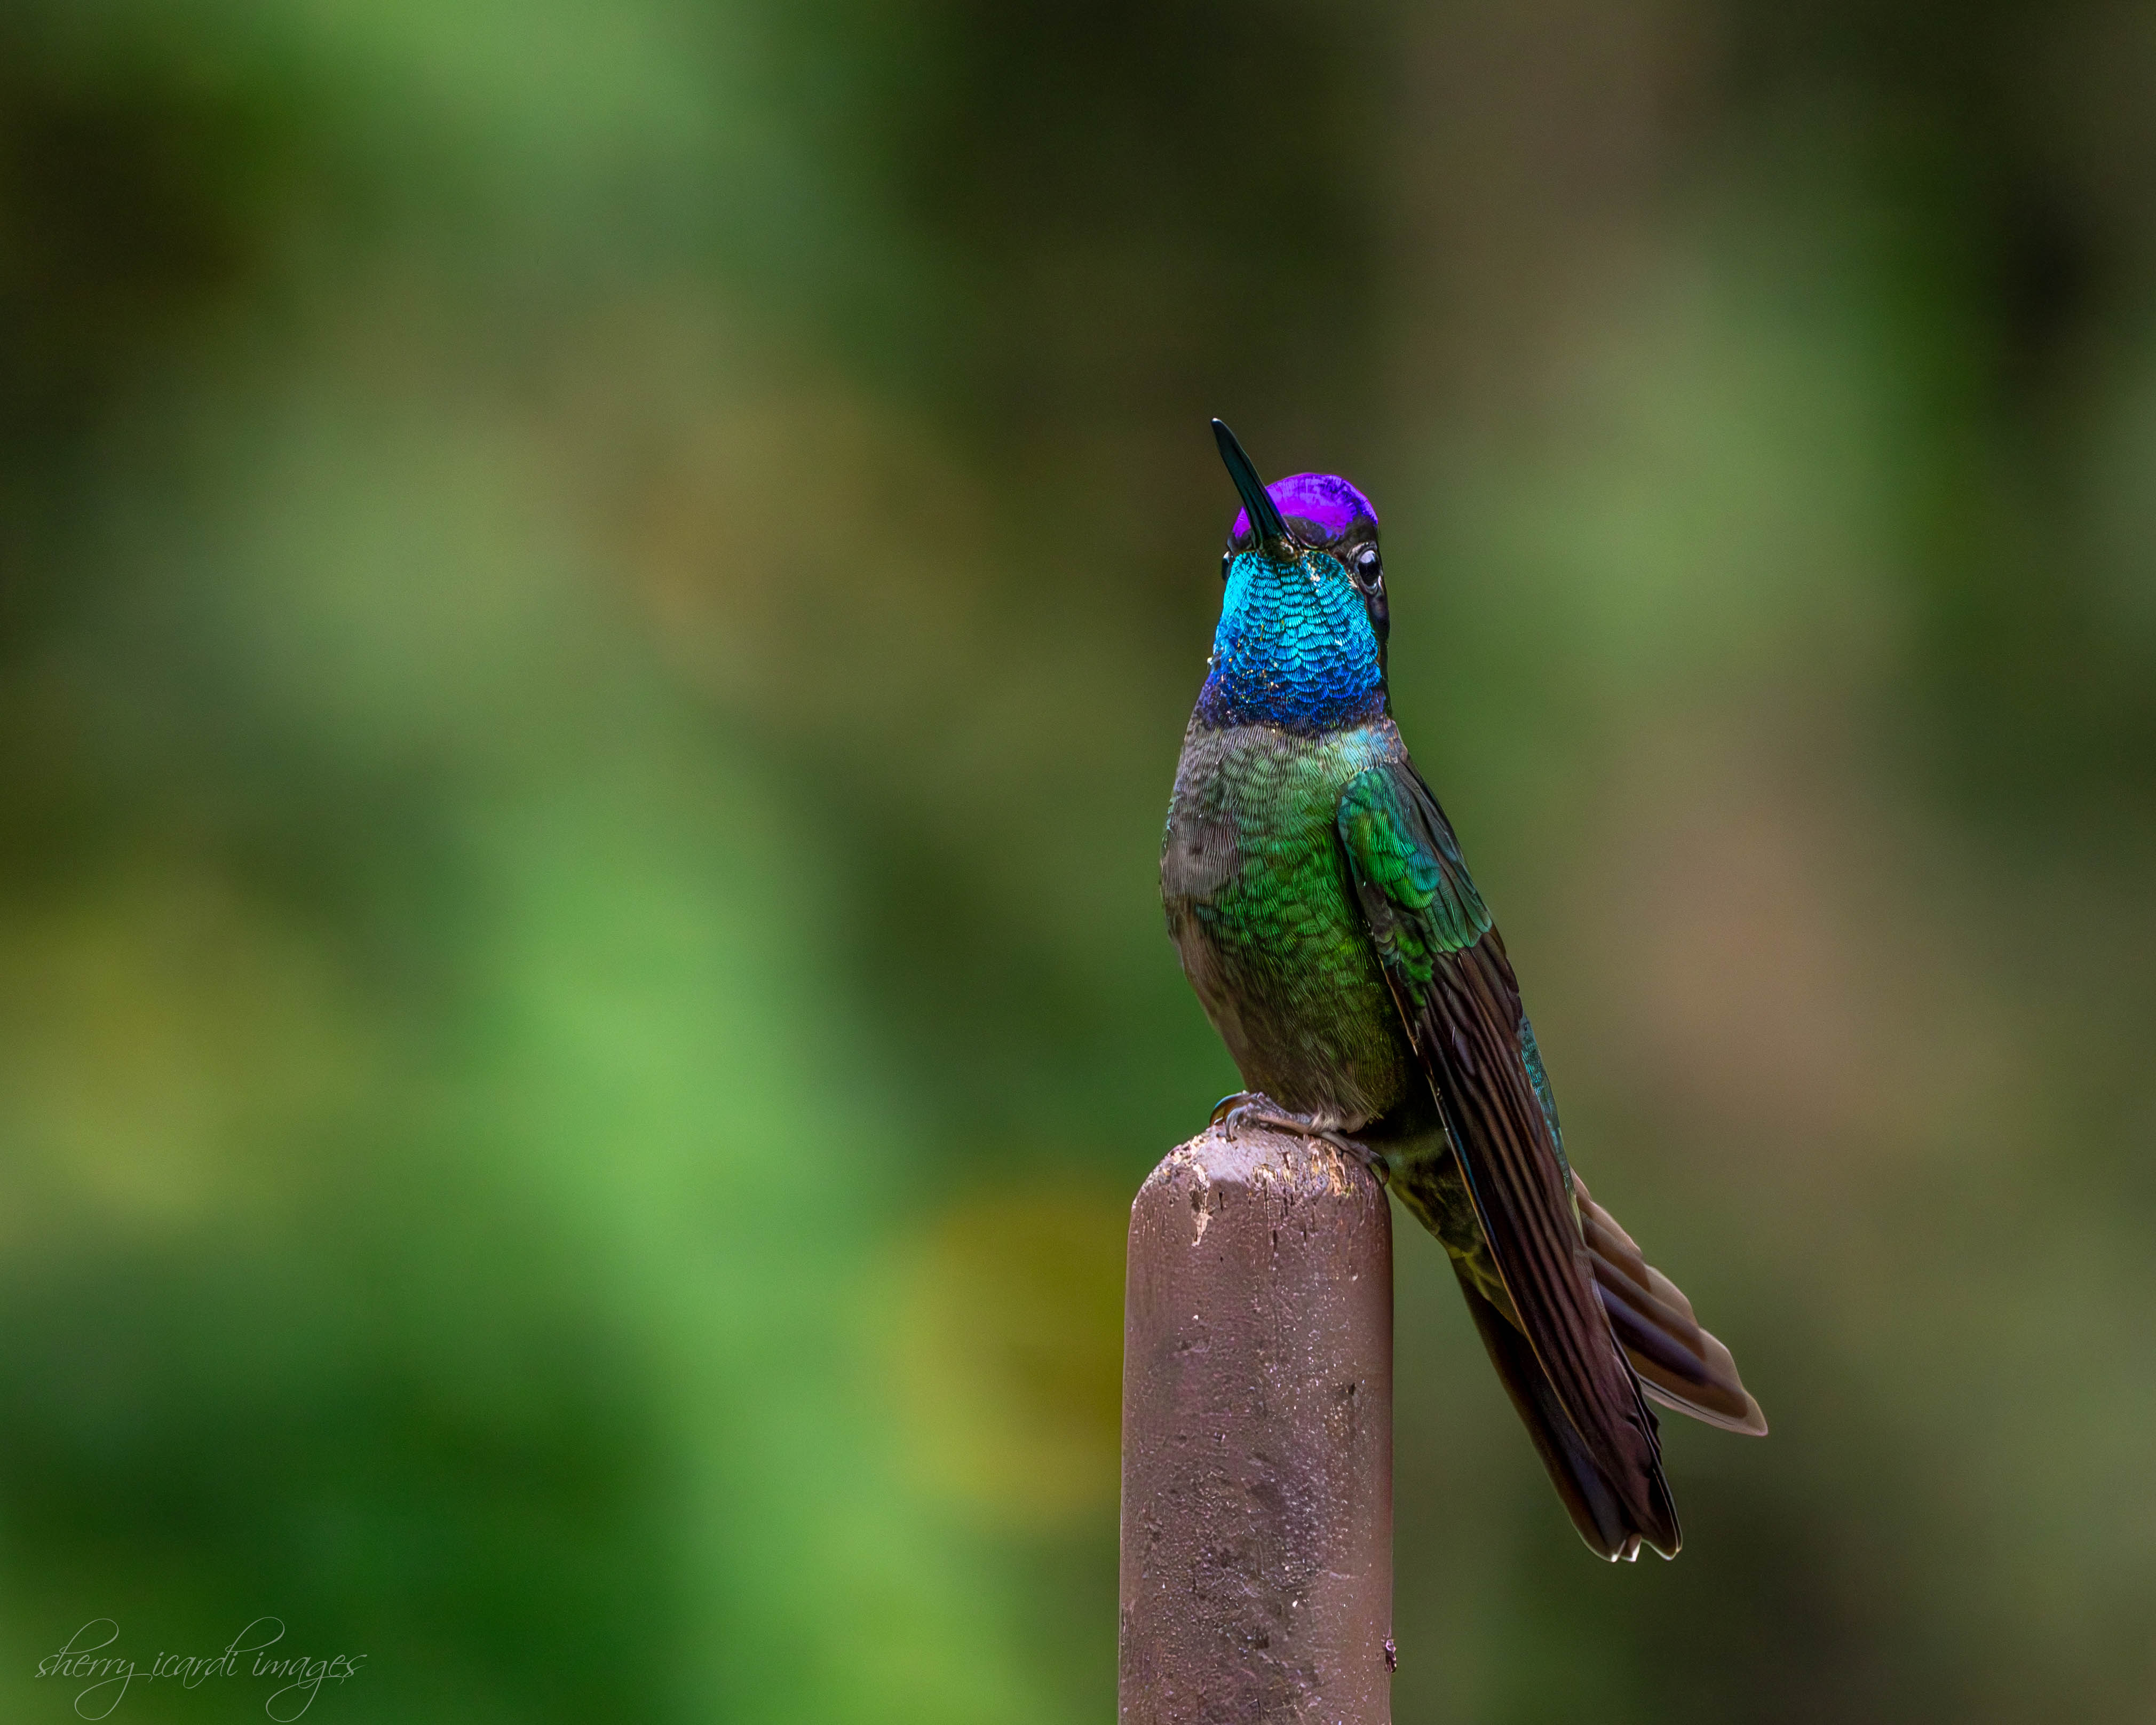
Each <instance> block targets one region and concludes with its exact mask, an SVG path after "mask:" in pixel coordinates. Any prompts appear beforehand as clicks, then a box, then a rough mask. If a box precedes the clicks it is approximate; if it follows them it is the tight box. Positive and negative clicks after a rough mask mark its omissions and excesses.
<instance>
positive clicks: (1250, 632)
mask: <svg viewBox="0 0 2156 1725" xmlns="http://www.w3.org/2000/svg"><path fill="white" fill-rule="evenodd" d="M1384 710H1385V672H1384V664H1383V660H1382V659H1381V658H1380V657H1379V655H1378V637H1377V634H1376V631H1375V630H1373V629H1372V628H1371V627H1370V614H1369V611H1368V608H1366V607H1365V606H1364V604H1363V596H1362V594H1360V593H1358V592H1357V591H1356V590H1355V587H1354V583H1353V582H1351V581H1350V580H1349V579H1348V578H1347V570H1346V568H1345V567H1342V564H1341V562H1340V560H1339V559H1338V558H1337V557H1333V556H1332V555H1331V554H1329V553H1328V552H1322V551H1314V552H1309V553H1307V554H1306V556H1304V557H1302V558H1301V560H1300V561H1298V562H1293V563H1280V562H1274V561H1273V560H1272V559H1271V558H1270V557H1264V556H1261V555H1260V554H1259V553H1257V552H1244V553H1243V554H1242V555H1241V556H1240V557H1236V558H1235V561H1234V562H1231V563H1230V564H1229V567H1228V586H1227V590H1226V592H1225V593H1223V594H1222V595H1221V599H1220V626H1219V629H1216V630H1214V634H1213V668H1212V671H1211V673H1210V674H1209V675H1208V676H1207V677H1206V679H1205V687H1204V691H1203V692H1202V693H1201V694H1200V695H1199V697H1198V713H1199V717H1200V718H1202V719H1204V721H1205V722H1206V723H1207V724H1209V725H1216V726H1228V725H1278V726H1281V728H1282V729H1283V730H1287V731H1299V732H1319V731H1333V730H1338V729H1341V728H1342V727H1343V726H1350V725H1361V724H1367V723H1368V721H1371V720H1372V719H1374V718H1376V717H1378V716H1379V715H1380V714H1382V713H1383V711H1384Z"/></svg>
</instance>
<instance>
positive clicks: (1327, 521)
mask: <svg viewBox="0 0 2156 1725" xmlns="http://www.w3.org/2000/svg"><path fill="white" fill-rule="evenodd" d="M1265 495H1267V496H1269V497H1270V498H1271V499H1272V500H1273V501H1274V502H1275V503H1276V504H1277V505H1278V506H1280V512H1281V514H1282V515H1292V516H1301V517H1302V519H1303V520H1305V521H1315V522H1317V525H1318V526H1320V527H1321V528H1322V529H1323V530H1324V532H1325V536H1326V537H1327V538H1328V539H1337V538H1338V537H1339V536H1341V535H1342V533H1344V532H1346V531H1347V530H1348V528H1350V527H1352V526H1354V524H1355V523H1356V522H1357V521H1368V522H1369V523H1370V525H1371V526H1373V527H1374V526H1377V524H1378V511H1376V510H1374V509H1373V508H1371V507H1370V500H1369V499H1368V497H1365V496H1364V495H1363V494H1362V493H1361V492H1360V491H1358V490H1356V489H1355V488H1354V486H1353V485H1349V484H1348V483H1347V480H1344V479H1342V478H1341V477H1340V475H1338V474H1337V473H1291V474H1290V475H1288V476H1287V477H1286V479H1283V480H1274V481H1273V482H1272V483H1271V484H1270V485H1267V486H1266V487H1265ZM1248 531H1250V511H1249V510H1247V509H1239V510H1237V511H1235V526H1234V527H1233V528H1231V529H1230V530H1229V535H1228V536H1229V538H1231V539H1240V538H1241V537H1242V536H1243V535H1244V534H1245V533H1247V532H1248Z"/></svg>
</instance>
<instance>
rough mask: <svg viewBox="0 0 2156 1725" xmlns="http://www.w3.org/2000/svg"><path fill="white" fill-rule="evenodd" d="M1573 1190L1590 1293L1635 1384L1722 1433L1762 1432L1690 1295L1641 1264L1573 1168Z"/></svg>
mask: <svg viewBox="0 0 2156 1725" xmlns="http://www.w3.org/2000/svg"><path fill="white" fill-rule="evenodd" d="M1572 1189H1573V1196H1575V1197H1576V1198H1577V1199H1578V1200H1579V1219H1580V1222H1581V1224H1582V1225H1583V1227H1584V1230H1585V1232H1586V1235H1587V1252H1588V1257H1589V1260H1590V1261H1591V1262H1592V1264H1593V1266H1594V1291H1595V1292H1597V1293H1598V1294H1599V1295H1600V1296H1602V1309H1603V1310H1604V1312H1608V1313H1609V1327H1610V1328H1611V1330H1613V1331H1614V1332H1615V1333H1616V1337H1617V1341H1618V1343H1619V1345H1620V1347H1622V1348H1624V1350H1625V1357H1626V1358H1629V1359H1630V1361H1631V1363H1632V1369H1633V1370H1634V1371H1635V1372H1636V1373H1639V1376H1640V1388H1641V1389H1644V1390H1645V1391H1646V1393H1647V1394H1649V1395H1650V1396H1652V1397H1653V1398H1654V1399H1655V1400H1656V1401H1658V1402H1660V1403H1661V1404H1662V1405H1663V1406H1664V1407H1666V1408H1672V1409H1676V1411H1677V1412H1678V1413H1680V1414H1690V1415H1691V1417H1692V1418H1693V1419H1695V1420H1703V1421H1704V1422H1705V1423H1706V1424H1707V1425H1717V1426H1720V1427H1721V1428H1722V1430H1724V1431H1735V1432H1742V1433H1743V1434H1744V1435H1746V1436H1748V1437H1764V1436H1765V1435H1767V1416H1766V1415H1765V1414H1763V1413H1761V1412H1760V1411H1759V1404H1758V1402H1756V1401H1754V1400H1753V1399H1752V1396H1751V1393H1750V1392H1749V1391H1748V1390H1747V1389H1745V1388H1744V1381H1743V1378H1739V1377H1738V1374H1737V1362H1736V1360H1735V1359H1733V1358H1731V1356H1730V1353H1729V1350H1728V1349H1727V1348H1725V1347H1723V1346H1722V1343H1720V1342H1718V1341H1717V1340H1716V1339H1715V1338H1714V1337H1712V1335H1710V1334H1708V1333H1707V1331H1705V1330H1703V1329H1702V1328H1701V1327H1700V1323H1699V1320H1698V1319H1697V1317H1694V1316H1693V1315H1692V1309H1691V1301H1689V1300H1687V1299H1686V1298H1685V1296H1684V1294H1683V1292H1682V1291H1681V1290H1680V1289H1679V1288H1678V1286H1677V1285H1676V1283H1675V1282H1673V1281H1671V1280H1670V1279H1669V1277H1667V1276H1665V1275H1663V1274H1662V1272H1661V1271H1659V1270H1657V1269H1655V1267H1654V1266H1652V1265H1651V1264H1650V1263H1648V1262H1647V1260H1646V1259H1645V1256H1644V1255H1642V1254H1641V1253H1640V1248H1639V1247H1638V1246H1637V1245H1635V1244H1634V1243H1633V1240H1632V1236H1631V1235H1629V1234H1627V1233H1626V1232H1625V1230H1623V1229H1622V1228H1620V1227H1619V1226H1618V1225H1617V1219H1616V1218H1615V1217H1614V1216H1612V1215H1611V1214H1609V1211H1607V1210H1605V1209H1603V1208H1602V1206H1601V1205H1600V1204H1597V1203H1596V1202H1595V1201H1594V1199H1592V1198H1590V1197H1589V1196H1588V1193H1587V1184H1586V1182H1584V1180H1582V1179H1581V1178H1579V1172H1578V1169H1576V1168H1575V1169H1574V1170H1573V1177H1572Z"/></svg>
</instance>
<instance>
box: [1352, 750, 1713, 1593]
mask: <svg viewBox="0 0 2156 1725" xmlns="http://www.w3.org/2000/svg"><path fill="white" fill-rule="evenodd" d="M1339 830H1340V836H1341V841H1342V845H1344V846H1345V847H1346V850H1347V862H1348V866H1349V869H1350V870H1351V872H1352V874H1353V878H1354V881H1355V885H1356V889H1357V893H1358V897H1359V899H1360V901H1361V903H1362V908H1363V920H1364V922H1365V924H1366V925H1367V927H1368V929H1369V932H1370V937H1371V940H1372V942H1373V945H1374V946H1375V947H1376V949H1377V953H1378V959H1379V962H1380V963H1381V964H1382V965H1383V968H1384V973H1385V977H1386V980H1387V981H1388V983H1389V984H1390V986H1391V988H1392V991H1393V996H1394V1000H1395V1002H1396V1003H1397V1004H1398V1005H1399V1012H1400V1017H1401V1020H1402V1022H1403V1023H1404V1024H1405V1026H1406V1028H1407V1032H1408V1035H1409V1040H1410V1041H1411V1042H1412V1043H1413V1045H1414V1050H1415V1052H1416V1054H1417V1055H1418V1056H1419V1059H1420V1061H1421V1064H1422V1067H1423V1070H1424V1075H1425V1076H1426V1077H1427V1078H1428V1080H1429V1081H1430V1089H1431V1092H1432V1095H1433V1096H1434V1097H1435V1101H1436V1104H1437V1106H1438V1109H1439V1111H1440V1114H1441V1116H1442V1117H1443V1119H1444V1122H1445V1129H1446V1132H1447V1133H1448V1134H1449V1135H1450V1137H1451V1140H1452V1143H1453V1147H1454V1149H1455V1152H1456V1153H1458V1155H1459V1158H1460V1168H1461V1170H1462V1172H1463V1173H1464V1174H1465V1175H1466V1181H1467V1186H1468V1191H1469V1194H1470V1195H1471V1197H1472V1199H1473V1200H1474V1204H1475V1213H1476V1217H1477V1219H1479V1220H1480V1222H1481V1226H1482V1232H1483V1235H1484V1237H1485V1239H1486V1240H1487V1241H1488V1243H1489V1247H1490V1252H1491V1257H1492V1259H1493V1260H1495V1262H1496V1267H1497V1272H1498V1275H1499V1276H1500V1277H1501V1279H1502V1281H1503V1282H1504V1285H1505V1291H1506V1292H1507V1294H1508V1295H1509V1296H1511V1298H1512V1307H1513V1310H1514V1311H1515V1312H1517V1315H1518V1318H1519V1322H1520V1327H1521V1329H1522V1332H1524V1333H1525V1335H1526V1337H1527V1343H1528V1344H1529V1346H1530V1347H1531V1348H1532V1349H1533V1352H1534V1357H1535V1359H1536V1360H1537V1362H1538V1363H1539V1364H1540V1365H1541V1367H1542V1369H1543V1373H1544V1374H1545V1375H1546V1376H1547V1378H1548V1382H1549V1387H1550V1389H1551V1392H1552V1393H1553V1395H1554V1397H1555V1399H1556V1401H1557V1404H1558V1407H1559V1409H1561V1410H1562V1412H1563V1416H1564V1417H1565V1419H1566V1420H1568V1422H1569V1423H1570V1425H1571V1426H1572V1429H1573V1432H1574V1433H1575V1434H1576V1435H1578V1439H1579V1441H1580V1444H1581V1445H1582V1446H1583V1448H1584V1450H1585V1452H1586V1454H1587V1455H1588V1456H1589V1457H1590V1458H1592V1460H1593V1461H1594V1464H1595V1466H1598V1467H1599V1468H1600V1469H1601V1470H1602V1471H1603V1473H1604V1476H1606V1477H1607V1479H1608V1481H1609V1485H1610V1487H1611V1489H1612V1490H1613V1491H1614V1492H1615V1493H1616V1494H1617V1497H1618V1498H1619V1501H1620V1502H1621V1503H1622V1504H1623V1506H1624V1507H1625V1511H1626V1512H1627V1513H1628V1514H1629V1515H1630V1517H1631V1518H1632V1520H1633V1522H1634V1524H1635V1527H1637V1529H1638V1531H1639V1532H1640V1533H1641V1534H1642V1535H1643V1536H1644V1537H1645V1539H1646V1540H1647V1541H1648V1543H1650V1544H1652V1545H1654V1546H1655V1547H1656V1548H1658V1549H1660V1550H1662V1551H1664V1552H1674V1551H1675V1550H1676V1546H1677V1542H1678V1532H1677V1525H1676V1512H1675V1510H1674V1508H1673V1507H1671V1502H1670V1498H1669V1491H1668V1487H1667V1486H1666V1484H1665V1482H1664V1481H1663V1479H1662V1476H1661V1445H1660V1444H1659V1442H1658V1440H1657V1439H1656V1436H1655V1420H1654V1415H1653V1414H1652V1413H1651V1412H1650V1411H1649V1409H1648V1408H1647V1406H1646V1404H1645V1400H1644V1399H1642V1397H1641V1394H1640V1387H1639V1383H1638V1380H1637V1379H1636V1378H1635V1377H1634V1375H1633V1373H1632V1371H1631V1369H1630V1367H1629V1366H1628V1365H1627V1363H1626V1362H1625V1357H1624V1355H1623V1354H1622V1353H1620V1352H1619V1350H1618V1347H1617V1344H1616V1342H1615V1340H1614V1338H1613V1337H1612V1335H1611V1333H1610V1326H1609V1319H1608V1317H1606V1316H1605V1315H1604V1311H1603V1306H1602V1301H1601V1299H1600V1298H1599V1296H1598V1295H1597V1293H1596V1291H1595V1281H1594V1270H1593V1267H1592V1263H1591V1260H1590V1259H1589V1253H1588V1250H1587V1245H1586V1242H1585V1240H1584V1238H1583V1237H1582V1235H1581V1231H1580V1226H1579V1224H1578V1220H1577V1219H1576V1218H1575V1216H1574V1214H1573V1206H1572V1199H1571V1194H1570V1192H1569V1191H1568V1188H1567V1182H1566V1178H1565V1173H1564V1170H1563V1163H1562V1160H1561V1157H1560V1153H1559V1151H1558V1145H1557V1141H1556V1137H1555V1134H1554V1132H1553V1130H1552V1128H1551V1126H1550V1122H1549V1120H1548V1117H1547V1115H1546V1113H1545V1111H1544V1109H1543V1105H1542V1101H1541V1099H1540V1098H1539V1097H1538V1096H1537V1093H1536V1089H1535V1086H1534V1084H1533V1081H1532V1078H1531V1076H1530V1075H1529V1072H1528V1070H1527V1061H1526V1059H1525V1058H1524V1056H1523V1053H1522V1042H1523V1025H1524V1022H1525V1020H1524V1018H1523V1015H1522V1012H1521V1009H1520V995H1519V988H1518V986H1517V983H1515V982H1514V980H1513V978H1512V966H1511V964H1510V963H1507V960H1506V957H1505V948H1504V944H1503V942H1501V940H1500V939H1499V937H1498V935H1497V932H1496V928H1495V927H1493V926H1492V924H1491V920H1490V913H1489V911H1487V910H1486V909H1485V908H1484V906H1483V904H1482V901H1481V896H1480V895H1479V894H1477V893H1476V891H1475V886H1474V882H1473V881H1472V880H1471V878H1470V877H1469V875H1468V873H1467V867H1466V863H1465V861H1464V860H1462V859H1461V857H1460V847H1459V844H1458V841H1457V840H1456V839H1455V838H1454V837H1453V834H1452V829H1451V826H1450V824H1449V823H1448V822H1447V821H1446V820H1445V814H1444V811H1443V810H1441V809H1440V808H1439V807H1438V805H1437V799H1436V798H1435V797H1433V796H1432V795H1431V794H1430V788H1429V787H1428V786H1427V785H1425V784H1424V783H1423V782H1422V778H1421V776H1420V775H1419V774H1418V773H1416V772H1415V770H1414V768H1413V767H1412V766H1411V765H1409V763H1407V762H1394V763H1392V764H1390V765H1387V766H1383V767H1375V768H1371V769H1369V770H1368V772H1365V773H1361V774H1359V775H1358V776H1357V777H1356V778H1354V779H1353V781H1351V782H1350V783H1349V784H1348V786H1347V790H1346V792H1345V793H1343V795H1342V798H1341V802H1340V809H1339Z"/></svg>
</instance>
